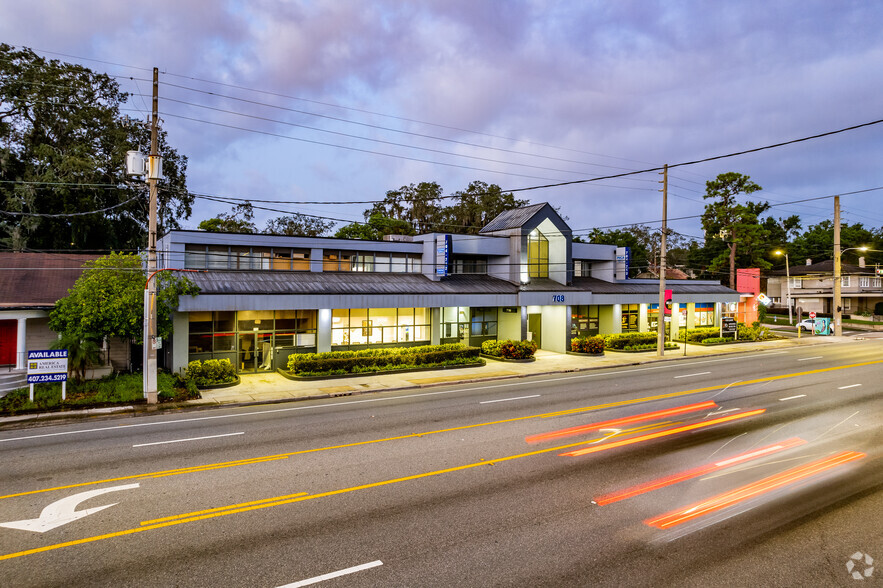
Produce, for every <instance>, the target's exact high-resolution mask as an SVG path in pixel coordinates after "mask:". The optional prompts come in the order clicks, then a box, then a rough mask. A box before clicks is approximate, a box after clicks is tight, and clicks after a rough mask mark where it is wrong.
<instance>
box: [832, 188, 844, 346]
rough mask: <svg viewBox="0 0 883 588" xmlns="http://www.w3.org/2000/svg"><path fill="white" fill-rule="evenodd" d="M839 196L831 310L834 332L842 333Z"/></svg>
mask: <svg viewBox="0 0 883 588" xmlns="http://www.w3.org/2000/svg"><path fill="white" fill-rule="evenodd" d="M841 253H842V252H841V251H840V196H834V303H833V306H834V308H832V309H831V310H832V311H833V316H834V334H835V335H836V336H838V337H840V336H841V335H843V325H842V324H841V322H842V321H841V320H840V319H841V318H843V317H842V311H841V304H842V301H841V299H840V254H841Z"/></svg>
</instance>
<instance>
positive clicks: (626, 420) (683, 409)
mask: <svg viewBox="0 0 883 588" xmlns="http://www.w3.org/2000/svg"><path fill="white" fill-rule="evenodd" d="M715 407H717V404H715V403H714V402H713V401H711V400H708V401H705V402H697V403H696V404H687V405H685V406H678V407H675V408H667V409H665V410H657V411H654V412H645V413H642V414H637V415H634V416H630V417H623V418H621V419H613V420H609V421H601V422H600V423H591V424H588V425H579V426H576V427H570V428H568V429H561V430H560V431H552V432H551V433H540V434H538V435H530V436H529V437H525V438H524V440H525V441H527V442H528V443H538V442H540V441H549V440H552V439H560V438H562V437H572V436H573V435H580V434H582V433H588V432H591V431H599V430H601V429H614V428H616V427H618V426H620V425H629V424H632V423H640V422H642V421H653V420H656V419H661V418H665V417H670V416H674V415H679V414H685V413H688V412H695V411H698V410H706V409H710V408H715Z"/></svg>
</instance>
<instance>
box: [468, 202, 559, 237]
mask: <svg viewBox="0 0 883 588" xmlns="http://www.w3.org/2000/svg"><path fill="white" fill-rule="evenodd" d="M546 219H549V221H551V222H552V223H553V224H554V225H555V226H556V227H557V228H558V230H559V231H561V233H564V234H568V235H569V234H570V232H571V231H570V227H569V226H567V223H565V222H564V219H562V218H561V217H560V216H559V215H558V213H557V212H555V209H554V208H552V206H551V205H550V204H549V203H548V202H541V203H540V204H532V205H530V206H524V207H522V208H513V209H512V210H507V211H505V212H502V213H500V214H499V215H498V216H497V217H496V218H494V220H492V221H491V222H489V223H488V224H487V225H485V226H484V227H482V229H481V230H480V231H479V234H480V235H487V234H493V233H506V234H512V232H513V231H519V232H521V233H522V234H523V233H526V232H530V231H531V230H532V229H535V228H536V227H537V226H539V224H540V223H542V222H543V221H544V220H546Z"/></svg>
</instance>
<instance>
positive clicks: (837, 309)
mask: <svg viewBox="0 0 883 588" xmlns="http://www.w3.org/2000/svg"><path fill="white" fill-rule="evenodd" d="M838 220H839V219H838ZM836 244H837V247H835V249H834V305H833V306H834V308H833V309H832V310H833V311H834V312H833V313H832V314H833V316H834V335H835V336H838V337H839V336H841V335H843V325H842V324H841V323H842V318H843V309H842V308H841V305H842V303H843V302H842V300H841V295H840V258H841V257H842V256H843V254H844V253H846V252H847V251H853V250H855V251H867V250H868V247H850V248H848V249H840V246H839V245H840V240H839V237H838V238H837V240H836Z"/></svg>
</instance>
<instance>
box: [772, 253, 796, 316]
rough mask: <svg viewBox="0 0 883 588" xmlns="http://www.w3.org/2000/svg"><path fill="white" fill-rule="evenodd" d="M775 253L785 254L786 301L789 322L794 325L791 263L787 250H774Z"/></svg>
mask: <svg viewBox="0 0 883 588" xmlns="http://www.w3.org/2000/svg"><path fill="white" fill-rule="evenodd" d="M773 255H784V256H785V280H786V281H785V292H787V294H786V295H785V296H786V298H785V302H786V303H787V304H788V324H789V325H793V324H794V320H793V318H792V315H791V269H790V263H788V253H787V252H785V251H773Z"/></svg>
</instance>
